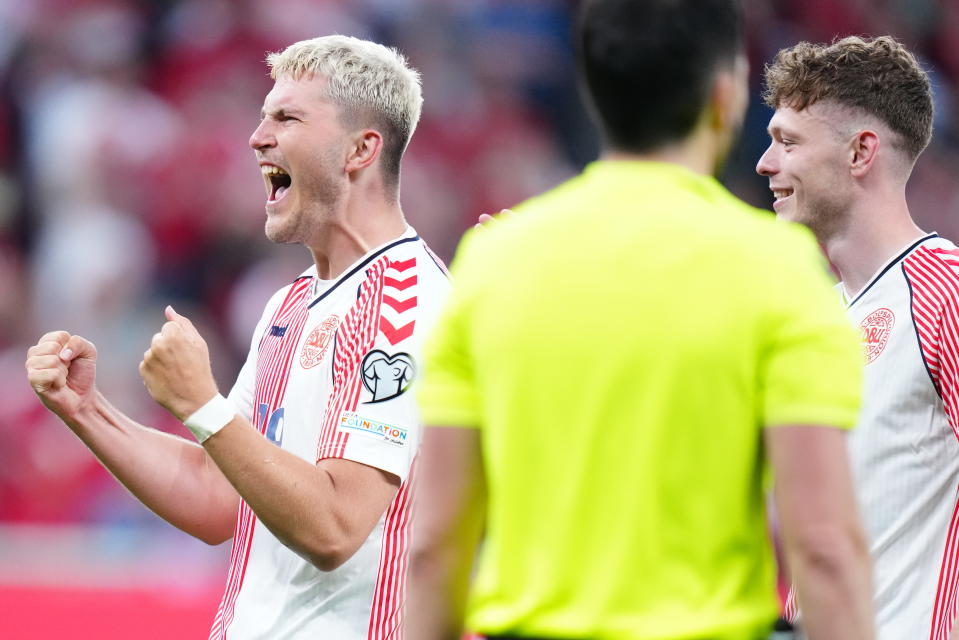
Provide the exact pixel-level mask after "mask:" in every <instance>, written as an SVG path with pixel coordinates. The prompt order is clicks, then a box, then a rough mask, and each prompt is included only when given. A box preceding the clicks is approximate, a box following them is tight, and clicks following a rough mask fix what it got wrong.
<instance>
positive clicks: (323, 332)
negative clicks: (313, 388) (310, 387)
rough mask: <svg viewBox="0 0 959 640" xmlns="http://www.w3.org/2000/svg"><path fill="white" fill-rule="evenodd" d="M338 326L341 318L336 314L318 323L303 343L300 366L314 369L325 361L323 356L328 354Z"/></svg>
mask: <svg viewBox="0 0 959 640" xmlns="http://www.w3.org/2000/svg"><path fill="white" fill-rule="evenodd" d="M338 326H340V319H339V318H338V317H336V316H330V317H329V318H327V319H326V320H324V321H323V322H321V323H320V324H318V325H316V327H315V328H314V329H313V331H311V332H310V335H309V336H307V338H306V342H305V343H304V344H303V350H302V351H301V352H300V366H302V367H303V368H304V369H312V368H313V367H315V366H316V365H318V364H320V362H322V361H323V356H325V355H326V349H327V347H329V346H330V343H331V342H332V341H333V340H332V338H333V334H335V333H336V328H337V327H338Z"/></svg>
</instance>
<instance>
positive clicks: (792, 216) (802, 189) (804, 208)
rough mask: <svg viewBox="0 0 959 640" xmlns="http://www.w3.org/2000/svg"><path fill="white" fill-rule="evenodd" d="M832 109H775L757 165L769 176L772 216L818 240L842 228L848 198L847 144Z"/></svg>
mask: <svg viewBox="0 0 959 640" xmlns="http://www.w3.org/2000/svg"><path fill="white" fill-rule="evenodd" d="M833 111H834V110H832V109H829V108H828V106H825V105H821V104H813V105H810V106H809V107H807V108H805V109H803V110H801V111H796V110H795V109H792V108H790V107H786V106H780V107H779V108H778V109H776V113H775V114H774V115H773V117H772V119H771V120H770V121H769V137H770V139H771V140H770V143H769V148H768V149H766V152H765V153H764V154H763V155H762V157H761V158H760V159H759V163H758V164H757V165H756V171H757V172H758V173H759V174H760V175H763V176H766V177H768V178H769V188H770V190H771V191H772V192H773V195H774V196H775V202H773V209H774V210H775V211H776V214H777V215H779V216H780V217H782V218H784V219H786V220H791V221H793V222H799V223H802V224H805V225H807V226H808V227H809V228H810V229H812V230H813V232H814V233H815V234H816V236H817V237H818V238H819V240H821V241H825V240H827V239H828V238H829V237H831V236H832V235H833V234H834V233H835V232H836V231H837V230H838V229H840V228H841V227H842V226H843V225H844V224H845V221H846V220H847V217H848V214H849V211H850V209H851V200H852V197H853V181H852V178H851V177H850V174H849V165H848V160H849V158H850V154H851V149H850V146H849V144H848V143H849V140H848V139H846V137H844V136H843V135H842V133H841V122H839V120H838V119H841V116H840V115H839V114H838V113H833ZM830 118H832V119H830Z"/></svg>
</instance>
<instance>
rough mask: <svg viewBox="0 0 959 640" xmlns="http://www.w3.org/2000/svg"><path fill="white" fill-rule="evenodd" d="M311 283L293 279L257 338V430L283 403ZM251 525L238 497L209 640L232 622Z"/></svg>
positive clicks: (221, 636)
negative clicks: (227, 568)
mask: <svg viewBox="0 0 959 640" xmlns="http://www.w3.org/2000/svg"><path fill="white" fill-rule="evenodd" d="M312 284H313V280H312V278H300V279H298V280H297V281H296V282H294V283H293V285H292V286H291V287H290V289H289V291H288V292H287V294H286V297H285V298H284V299H283V302H281V303H280V306H279V307H278V308H277V310H276V312H275V313H274V314H273V318H272V319H271V320H270V324H269V326H268V327H266V329H265V330H264V332H263V336H262V337H261V338H260V345H259V351H258V353H257V362H256V394H255V401H254V403H253V425H254V427H255V428H258V430H259V431H260V432H261V433H264V432H265V430H266V428H267V423H268V422H269V420H268V418H269V416H270V415H271V414H272V413H273V412H274V411H275V410H276V409H277V408H279V407H280V405H281V404H282V403H283V397H284V395H285V394H286V387H287V382H288V380H289V373H290V367H291V366H292V363H293V355H294V352H295V351H296V345H297V344H298V343H299V339H300V335H301V334H302V332H303V327H304V326H305V325H306V320H307V318H308V316H309V310H308V309H307V307H306V302H307V301H308V297H309V292H310V289H311V287H312ZM272 327H280V328H282V331H279V332H274V331H273V330H272ZM263 406H266V410H265V411H261V410H260V407H263ZM263 414H265V415H263ZM255 527H256V516H255V515H254V514H253V511H252V509H250V507H249V506H248V505H247V504H246V502H243V501H240V509H239V513H238V515H237V522H236V527H235V529H234V533H233V549H232V551H231V552H230V572H229V574H228V576H227V585H226V590H225V591H224V594H223V599H222V600H221V601H220V607H219V609H218V610H217V614H216V618H215V619H214V621H213V628H212V629H211V631H210V639H211V640H225V639H226V632H227V629H229V627H230V624H231V623H232V622H233V615H234V610H235V607H236V599H237V596H238V595H239V593H240V587H241V586H242V585H243V576H244V575H245V573H246V567H247V563H248V561H249V558H250V548H251V542H252V540H253V530H254V528H255Z"/></svg>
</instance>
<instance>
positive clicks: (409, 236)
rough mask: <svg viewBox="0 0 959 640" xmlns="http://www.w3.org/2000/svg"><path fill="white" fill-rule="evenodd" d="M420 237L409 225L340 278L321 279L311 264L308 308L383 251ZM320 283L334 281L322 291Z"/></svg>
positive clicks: (308, 274)
mask: <svg viewBox="0 0 959 640" xmlns="http://www.w3.org/2000/svg"><path fill="white" fill-rule="evenodd" d="M419 239H420V236H419V234H417V233H416V230H415V229H414V228H413V227H411V226H409V225H407V226H406V230H405V231H404V232H403V235H401V236H400V237H399V238H397V239H395V240H390V241H389V242H387V243H386V244H383V245H380V246H379V247H376V248H375V249H373V250H371V251H370V252H369V253H367V254H366V255H364V256H363V257H361V258H360V259H359V260H357V261H356V262H354V263H353V265H352V266H350V267H349V268H348V269H347V270H346V271H344V272H343V275H341V276H340V277H338V278H334V279H332V280H320V279H319V277H318V276H317V274H316V265H313V266H311V267H310V268H309V269H308V270H307V273H306V274H305V275H306V277H309V278H312V279H313V284H312V285H311V291H310V297H311V298H312V300H311V301H310V304H308V305H307V308H308V309H311V308H313V306H315V305H316V304H317V303H319V302H320V301H321V300H323V299H324V298H326V297H327V296H328V295H330V294H331V293H333V291H335V290H336V289H337V288H339V286H340V285H341V284H343V283H344V282H346V281H347V280H349V279H350V278H352V277H353V276H354V275H356V273H357V272H358V271H359V270H360V269H362V268H363V267H365V266H366V265H368V264H369V263H370V262H372V261H373V260H375V259H376V258H377V257H379V256H380V255H382V254H383V253H385V252H387V251H389V250H390V249H392V248H393V247H395V246H398V245H401V244H405V243H407V242H416V241H418V240H419ZM301 277H303V276H301ZM318 283H332V284H330V286H328V287H327V288H326V289H324V290H323V291H322V292H317V290H316V285H317V284H318Z"/></svg>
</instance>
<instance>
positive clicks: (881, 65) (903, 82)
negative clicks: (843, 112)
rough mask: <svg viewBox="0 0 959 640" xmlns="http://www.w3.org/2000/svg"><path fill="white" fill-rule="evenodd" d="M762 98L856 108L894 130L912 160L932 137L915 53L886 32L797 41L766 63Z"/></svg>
mask: <svg viewBox="0 0 959 640" xmlns="http://www.w3.org/2000/svg"><path fill="white" fill-rule="evenodd" d="M763 99H764V100H765V101H766V104H767V105H769V106H770V107H772V108H773V109H778V108H779V107H781V106H785V107H791V108H793V109H795V110H797V111H801V110H802V109H805V108H806V107H808V106H809V105H812V104H815V103H817V102H820V101H827V102H831V103H833V104H837V105H839V106H841V107H845V108H849V109H854V110H859V111H861V112H864V113H866V114H867V115H869V116H872V117H874V118H877V119H878V120H879V121H881V122H882V123H884V124H885V125H886V126H887V127H889V129H891V130H892V131H893V133H894V134H896V136H895V138H894V139H893V140H892V145H893V146H894V147H896V148H898V149H900V150H901V151H902V152H903V154H904V155H905V156H906V157H907V159H908V161H909V163H910V164H911V163H913V162H915V160H916V158H917V157H919V154H920V153H922V150H923V149H925V148H926V146H927V145H928V144H929V140H930V138H931V137H932V115H933V113H932V109H933V108H932V89H931V87H930V84H929V77H928V76H927V75H926V72H925V71H923V70H922V68H921V67H920V66H919V63H918V62H916V58H915V57H914V56H913V55H912V54H911V53H909V51H908V50H906V48H905V47H904V46H902V44H900V43H899V42H897V41H896V40H895V39H893V38H891V37H889V36H881V37H878V38H872V39H863V38H859V37H856V36H851V37H848V38H843V39H841V40H836V41H834V42H833V43H832V44H828V45H827V44H810V43H808V42H800V43H799V44H797V45H795V46H794V47H791V48H789V49H783V50H782V51H780V52H779V53H778V54H777V55H776V59H775V60H774V61H773V63H772V64H770V65H767V67H766V92H765V94H764V96H763Z"/></svg>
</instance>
